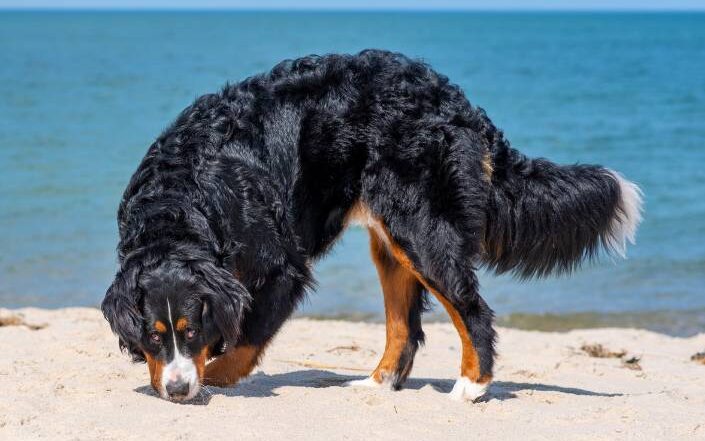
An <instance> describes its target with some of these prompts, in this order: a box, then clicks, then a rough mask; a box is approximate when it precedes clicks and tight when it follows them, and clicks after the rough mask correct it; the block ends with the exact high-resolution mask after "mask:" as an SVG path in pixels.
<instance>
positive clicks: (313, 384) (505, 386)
mask: <svg viewBox="0 0 705 441" xmlns="http://www.w3.org/2000/svg"><path fill="white" fill-rule="evenodd" d="M364 378H366V377H363V376H359V375H358V376H354V375H340V374H336V373H334V372H329V371H322V370H319V369H306V370H299V371H293V372H286V373H282V374H273V375H267V374H265V373H263V372H258V373H256V374H254V375H251V376H249V377H248V378H247V379H245V380H243V381H242V382H240V383H238V384H237V385H236V386H235V387H232V388H221V387H212V386H206V387H204V388H203V389H202V390H201V392H200V394H199V395H198V396H197V397H196V398H194V399H193V400H191V401H188V402H185V403H183V404H191V405H207V404H208V403H209V402H210V400H211V398H212V397H213V396H215V395H223V396H227V397H246V398H262V397H275V396H277V395H279V394H278V393H277V392H276V390H277V389H278V388H280V387H286V386H289V387H292V386H293V387H305V388H324V387H343V386H344V385H345V383H347V382H348V381H351V380H361V379H364ZM453 384H454V380H444V379H437V378H410V379H408V380H407V381H406V383H404V389H412V390H419V389H421V388H424V387H427V386H430V387H431V388H433V389H434V390H436V391H438V392H440V393H448V392H450V391H451V389H452V388H453ZM134 391H135V392H138V393H141V394H145V395H150V396H154V397H158V395H157V393H156V392H154V390H153V389H152V388H151V386H140V387H138V388H135V389H134ZM521 391H532V392H533V391H538V392H558V393H562V394H569V395H578V396H593V397H618V396H622V394H614V393H603V392H595V391H590V390H586V389H579V388H573V387H563V386H556V385H552V384H542V383H517V382H514V381H495V382H493V383H492V384H491V385H490V388H489V390H488V392H487V394H485V396H484V397H482V398H480V399H479V401H492V400H499V401H505V400H509V399H513V398H517V395H516V393H517V392H521Z"/></svg>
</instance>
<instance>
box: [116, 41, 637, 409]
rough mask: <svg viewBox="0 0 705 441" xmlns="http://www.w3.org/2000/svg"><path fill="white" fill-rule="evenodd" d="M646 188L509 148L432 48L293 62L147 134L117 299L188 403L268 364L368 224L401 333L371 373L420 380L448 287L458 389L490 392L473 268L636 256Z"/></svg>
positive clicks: (123, 243) (124, 343) (391, 323)
mask: <svg viewBox="0 0 705 441" xmlns="http://www.w3.org/2000/svg"><path fill="white" fill-rule="evenodd" d="M640 202H641V199H640V192H639V189H638V188H637V187H636V186H635V185H634V184H632V183H630V182H628V181H626V180H624V179H623V178H621V177H620V175H619V174H617V173H616V172H613V171H610V170H609V169H606V168H602V167H600V166H594V165H573V166H560V165H556V164H554V163H552V162H549V161H547V160H543V159H529V158H527V157H525V156H523V155H522V154H521V153H519V152H518V151H516V150H514V149H512V148H510V146H509V142H507V141H506V140H505V139H504V137H503V135H502V132H501V131H500V130H498V129H497V128H496V127H495V126H494V125H493V124H492V122H491V121H490V120H489V119H488V117H487V116H486V115H485V112H484V111H483V110H482V109H480V108H478V107H473V106H471V105H470V103H469V102H468V100H467V99H466V98H465V96H464V94H463V92H462V91H461V90H460V88H459V87H458V86H456V85H453V84H451V83H449V81H448V79H447V78H446V77H444V76H442V75H440V74H438V73H436V72H434V71H433V70H432V69H431V68H430V67H429V66H428V65H426V64H424V63H422V62H419V61H414V60H410V59H408V58H406V57H405V56H403V55H400V54H396V53H390V52H384V51H377V50H367V51H363V52H361V53H359V54H357V55H326V56H309V57H304V58H300V59H296V60H287V61H283V62H281V63H280V64H278V65H277V66H276V67H274V68H273V69H272V71H271V72H269V73H266V74H262V75H257V76H254V77H251V78H249V79H246V80H245V81H242V82H240V83H238V84H234V85H229V86H226V87H225V88H224V89H223V90H222V91H220V92H219V93H216V94H211V95H204V96H202V97H200V98H198V99H197V100H196V102H195V103H193V105H191V106H189V107H188V108H186V109H185V110H184V111H183V112H182V113H181V115H179V117H178V118H177V119H176V121H175V122H174V123H173V124H172V125H171V126H170V127H169V128H168V129H166V131H165V132H164V133H162V135H161V136H159V138H158V139H157V140H156V141H155V142H154V144H152V146H151V147H150V148H149V151H148V152H147V155H146V156H145V158H144V160H143V161H142V163H141V164H140V165H139V168H138V169H137V171H136V172H135V174H134V176H133V177H132V180H131V181H130V183H129V185H128V187H127V190H126V191H125V194H124V196H123V199H122V202H121V204H120V209H119V213H118V221H119V229H120V243H119V246H118V254H119V263H120V269H119V271H118V273H117V275H116V278H115V281H114V282H113V284H112V286H111V287H110V288H109V289H108V291H107V294H106V297H105V300H104V301H103V304H102V309H103V313H104V315H105V317H106V319H107V320H108V321H109V322H110V326H111V327H112V330H113V331H114V332H115V333H116V334H117V335H118V336H119V338H120V346H121V348H123V349H127V350H128V351H129V352H130V353H131V354H132V356H133V358H134V359H135V360H139V361H147V363H148V364H149V369H150V374H151V379H152V385H153V386H154V388H155V389H156V390H157V391H158V392H159V393H160V394H161V396H162V397H164V398H168V399H171V400H185V399H190V398H192V397H193V396H194V395H195V394H196V393H197V392H198V390H199V387H200V385H201V384H212V385H220V386H224V385H231V384H234V383H235V382H237V381H238V379H240V378H242V377H244V376H246V375H248V374H249V373H250V371H251V370H252V369H253V367H254V366H255V365H256V363H257V362H258V360H259V359H260V357H261V356H262V353H263V351H264V349H265V347H266V346H267V344H268V343H269V342H270V340H271V339H272V337H273V336H274V335H275V334H276V332H277V330H278V329H279V328H280V327H281V325H282V323H283V322H284V321H285V320H286V319H287V318H288V317H289V316H290V315H291V313H292V311H293V310H294V309H295V307H296V306H297V304H298V303H299V302H300V301H301V299H302V297H303V296H304V294H305V292H306V291H307V289H308V288H310V287H311V286H312V285H313V279H312V276H311V265H313V263H314V262H315V261H316V260H317V259H319V258H321V257H322V256H323V255H324V254H325V253H326V252H327V251H328V250H329V249H330V248H331V246H332V245H333V244H334V243H335V241H336V239H337V238H338V237H340V235H341V232H342V231H343V230H344V229H345V227H346V225H348V224H350V223H352V222H357V223H362V224H363V225H364V226H366V227H367V228H368V229H369V232H370V242H371V250H372V258H373V260H374V263H375V265H376V266H377V269H378V272H379V277H380V280H381V283H382V288H383V292H384V304H385V310H386V319H387V340H386V348H385V352H384V355H383V357H382V360H381V361H380V363H379V365H378V366H377V368H376V369H375V371H374V372H373V373H372V375H371V376H370V378H369V379H367V380H364V381H357V382H354V384H356V385H380V384H387V385H389V386H391V387H392V388H394V389H398V388H400V387H401V386H402V384H403V382H404V380H405V379H406V378H407V376H408V375H409V372H410V370H411V367H412V363H413V360H414V354H415V352H416V349H417V348H418V346H419V344H420V343H421V342H423V339H424V334H423V331H422V329H421V314H422V312H423V311H424V308H425V304H426V295H427V293H431V294H433V295H434V296H435V297H437V298H438V300H439V301H440V302H441V303H442V304H443V306H444V307H445V308H446V309H447V311H448V313H449V315H450V317H451V319H452V321H453V323H454V325H455V327H456V328H457V330H458V333H459V335H460V338H461V341H462V362H461V372H460V378H459V379H458V381H457V383H456V385H455V387H454V389H453V392H452V393H451V395H452V397H454V398H461V399H463V398H464V399H475V398H477V397H478V396H480V395H482V394H483V393H484V392H485V390H486V387H487V385H488V384H489V382H490V381H491V379H492V366H493V358H494V355H495V353H494V348H493V345H494V340H495V331H494V330H493V328H492V321H493V313H492V310H491V309H490V308H489V307H488V306H487V304H486V303H485V301H484V300H483V299H482V297H480V294H479V292H478V282H477V278H476V276H475V269H476V268H477V267H483V266H484V267H487V268H490V269H493V270H495V271H496V272H498V273H503V272H513V273H514V274H516V275H518V276H520V277H526V278H528V277H542V276H546V275H548V274H549V273H553V272H569V271H571V270H573V269H575V268H576V267H577V266H579V264H580V262H581V261H584V260H586V259H590V258H592V257H594V256H595V255H596V254H598V253H599V252H600V251H601V250H603V249H604V250H607V251H608V252H617V253H620V254H623V252H624V248H625V242H626V241H627V240H630V241H633V238H634V233H635V229H636V226H637V224H638V222H639V220H640ZM211 359H212V360H211ZM208 360H211V361H210V362H208Z"/></svg>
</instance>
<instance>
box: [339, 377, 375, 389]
mask: <svg viewBox="0 0 705 441" xmlns="http://www.w3.org/2000/svg"><path fill="white" fill-rule="evenodd" d="M345 386H351V387H373V388H380V387H382V384H381V383H378V382H376V381H375V379H374V378H372V377H367V378H365V379H363V380H351V381H348V382H347V383H345Z"/></svg>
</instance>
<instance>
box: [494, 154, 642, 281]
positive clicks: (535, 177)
mask: <svg viewBox="0 0 705 441" xmlns="http://www.w3.org/2000/svg"><path fill="white" fill-rule="evenodd" d="M492 168H493V170H492V188H491V192H490V200H489V207H488V213H487V215H488V217H487V226H486V230H485V257H484V260H485V264H486V265H487V266H488V267H489V268H491V269H494V270H495V271H496V272H498V273H504V272H513V273H514V274H515V275H517V276H519V277H521V278H530V277H543V276H546V275H548V274H550V273H564V272H571V271H572V270H574V269H576V268H577V267H578V266H579V265H580V264H581V262H583V261H585V260H589V259H591V258H593V257H595V256H597V255H598V254H599V252H600V250H605V251H607V252H608V253H610V254H617V255H620V256H622V257H624V255H625V249H626V243H627V241H629V242H631V243H634V236H635V233H636V229H637V226H638V224H639V222H640V221H641V203H642V199H641V195H642V193H641V190H639V187H637V186H636V185H635V184H634V183H632V182H629V181H627V180H625V179H624V178H623V177H622V176H621V175H620V174H619V173H617V172H615V171H612V170H609V169H606V168H603V167H599V166H593V165H572V166H560V165H557V164H554V163H552V162H550V161H547V160H545V159H529V158H527V157H525V156H524V155H522V154H521V153H519V152H518V151H516V150H514V149H511V148H506V147H505V148H500V149H498V151H495V152H494V155H493V158H492Z"/></svg>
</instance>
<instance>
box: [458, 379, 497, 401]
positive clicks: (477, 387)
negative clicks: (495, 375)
mask: <svg viewBox="0 0 705 441" xmlns="http://www.w3.org/2000/svg"><path fill="white" fill-rule="evenodd" d="M489 385H490V383H489V382H488V383H485V384H480V383H473V382H472V381H470V379H469V378H468V377H459V378H458V380H457V381H456V382H455V385H454V386H453V390H452V391H450V393H449V394H448V398H450V399H451V400H454V401H475V400H476V399H478V398H480V397H481V396H483V395H485V393H486V392H487V388H488V387H489Z"/></svg>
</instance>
